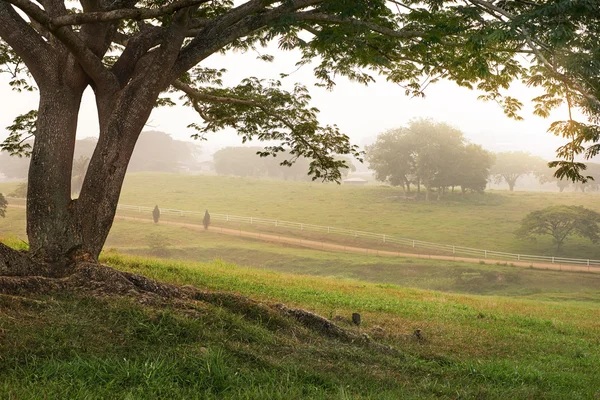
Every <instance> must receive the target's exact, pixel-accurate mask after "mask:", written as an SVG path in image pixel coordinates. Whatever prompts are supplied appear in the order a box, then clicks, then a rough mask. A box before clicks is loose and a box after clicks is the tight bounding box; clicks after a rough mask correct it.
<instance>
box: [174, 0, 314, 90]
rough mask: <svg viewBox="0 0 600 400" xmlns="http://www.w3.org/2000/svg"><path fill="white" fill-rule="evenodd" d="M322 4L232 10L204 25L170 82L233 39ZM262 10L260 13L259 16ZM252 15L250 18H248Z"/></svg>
mask: <svg viewBox="0 0 600 400" xmlns="http://www.w3.org/2000/svg"><path fill="white" fill-rule="evenodd" d="M323 1H325V0H291V1H286V2H283V4H282V5H281V6H279V7H276V8H273V9H268V10H267V9H266V8H265V7H266V6H265V4H268V3H269V1H267V0H253V1H250V2H248V3H246V4H244V5H242V6H240V7H237V8H234V9H233V10H231V11H229V12H228V13H227V14H225V15H223V16H222V17H220V18H217V19H215V20H214V21H212V22H210V23H207V24H206V25H205V27H204V29H201V30H200V31H199V32H198V35H197V36H196V37H195V38H194V39H193V40H192V41H191V42H190V44H188V45H187V46H186V48H185V49H183V51H182V52H181V54H180V56H179V59H178V60H177V63H176V65H175V66H174V67H173V71H172V74H171V75H172V78H173V80H175V79H178V78H179V77H180V76H181V75H182V74H183V73H185V72H187V71H188V70H189V69H190V68H192V67H193V66H194V65H196V64H198V63H199V62H200V61H202V60H203V59H205V58H206V57H208V56H210V55H211V54H213V53H214V52H215V51H217V50H219V49H221V48H222V47H224V46H226V45H227V44H229V43H231V42H232V41H234V40H235V39H239V38H241V37H244V36H246V35H248V34H250V33H251V32H254V31H256V30H259V29H261V28H263V27H265V26H267V24H269V23H270V22H272V21H274V20H276V19H277V18H279V17H281V16H283V15H285V14H287V13H290V12H293V11H296V10H298V9H302V8H305V7H311V6H314V5H316V4H319V3H322V2H323ZM261 10H265V11H264V12H259V11H261ZM253 13H255V14H254V15H252V14H253Z"/></svg>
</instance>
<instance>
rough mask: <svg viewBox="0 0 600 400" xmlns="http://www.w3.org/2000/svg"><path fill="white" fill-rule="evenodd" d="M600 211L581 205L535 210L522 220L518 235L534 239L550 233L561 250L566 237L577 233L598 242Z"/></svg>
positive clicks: (557, 247)
mask: <svg viewBox="0 0 600 400" xmlns="http://www.w3.org/2000/svg"><path fill="white" fill-rule="evenodd" d="M599 223H600V213H597V212H596V211H593V210H589V209H587V208H584V207H581V206H552V207H547V208H544V209H542V210H537V211H533V212H531V213H529V214H527V216H526V217H525V218H523V220H522V221H521V227H520V228H519V230H518V231H517V235H518V236H520V237H524V238H530V239H534V238H535V237H536V236H543V235H550V236H552V238H553V240H554V244H555V245H556V249H557V250H559V251H560V249H561V247H562V245H563V243H564V241H565V239H567V238H568V237H569V236H572V235H576V236H580V237H582V238H586V239H589V240H591V241H592V242H593V243H596V242H597V241H598V239H599V236H598V235H599V234H600V226H598V224H599Z"/></svg>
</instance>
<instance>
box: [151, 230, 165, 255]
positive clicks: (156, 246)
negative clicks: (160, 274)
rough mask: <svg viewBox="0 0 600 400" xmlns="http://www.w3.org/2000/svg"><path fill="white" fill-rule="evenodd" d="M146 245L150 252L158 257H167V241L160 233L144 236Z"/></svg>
mask: <svg viewBox="0 0 600 400" xmlns="http://www.w3.org/2000/svg"><path fill="white" fill-rule="evenodd" d="M146 243H148V247H149V248H150V252H151V253H152V254H153V255H155V256H159V257H167V256H168V255H169V249H168V248H167V246H169V240H168V238H167V237H166V236H164V235H162V234H160V233H150V234H148V235H146Z"/></svg>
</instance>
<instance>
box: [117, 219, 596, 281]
mask: <svg viewBox="0 0 600 400" xmlns="http://www.w3.org/2000/svg"><path fill="white" fill-rule="evenodd" d="M116 218H118V219H122V220H129V221H139V222H147V223H153V221H152V220H151V219H147V218H137V217H125V216H117V217H116ZM160 223H161V224H165V225H174V226H181V227H186V228H190V229H197V230H204V227H203V226H202V225H197V224H187V223H185V222H172V221H161V222H160ZM209 229H210V231H211V232H218V233H221V234H225V235H233V236H240V237H248V238H253V239H258V240H262V241H265V242H271V243H275V244H277V243H281V244H284V243H285V244H291V245H296V246H302V247H308V248H311V249H317V250H334V251H342V252H350V253H359V254H370V255H374V256H391V257H412V258H423V259H429V260H445V261H461V262H470V263H481V262H485V263H486V264H496V263H499V264H505V263H507V261H506V260H493V259H482V258H468V257H453V256H439V255H429V254H419V253H404V252H399V251H388V250H377V249H369V248H364V247H354V246H344V245H339V244H332V243H325V242H319V241H315V240H307V239H298V238H290V237H286V236H280V235H273V234H269V233H260V232H249V231H243V230H239V229H229V228H222V227H218V226H211V227H210V228H209ZM508 263H509V264H511V265H514V266H517V267H523V268H529V267H531V266H533V267H534V268H538V269H554V270H560V271H585V272H600V268H598V267H588V266H579V265H560V264H550V263H531V262H522V261H511V262H508Z"/></svg>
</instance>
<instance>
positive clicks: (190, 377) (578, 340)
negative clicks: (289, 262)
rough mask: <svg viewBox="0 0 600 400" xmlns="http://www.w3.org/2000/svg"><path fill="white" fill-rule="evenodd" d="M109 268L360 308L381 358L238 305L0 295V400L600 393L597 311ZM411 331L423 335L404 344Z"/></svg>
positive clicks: (289, 280)
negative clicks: (388, 349)
mask: <svg viewBox="0 0 600 400" xmlns="http://www.w3.org/2000/svg"><path fill="white" fill-rule="evenodd" d="M103 261H104V262H106V263H108V264H110V265H113V266H116V267H117V268H119V269H123V270H127V271H132V272H136V273H142V274H144V275H146V276H149V277H153V278H156V279H159V280H161V281H168V282H173V283H179V284H189V285H194V286H197V287H199V288H205V289H210V290H219V291H220V290H224V291H228V292H234V293H238V294H241V295H244V296H249V297H251V298H253V299H256V300H259V301H263V302H273V303H275V302H283V303H286V304H288V305H290V306H298V307H303V308H307V309H309V310H312V311H315V312H318V313H320V314H322V315H325V316H328V317H333V316H336V315H340V316H344V317H348V316H349V315H350V313H352V312H360V313H361V315H362V319H363V324H362V325H361V328H360V330H362V331H364V332H366V333H369V334H371V335H373V336H374V337H376V338H377V340H378V341H380V342H382V343H387V344H390V345H392V346H394V347H395V348H397V349H398V350H399V354H391V355H390V354H384V353H379V352H377V351H373V350H369V349H366V348H363V347H361V346H360V345H353V344H348V343H342V342H339V341H337V340H334V339H329V338H326V337H323V336H321V335H319V334H317V333H315V332H312V331H309V330H307V329H306V328H304V327H301V326H299V325H297V324H296V323H295V322H294V321H291V320H287V319H285V318H282V319H281V320H274V321H273V320H268V321H265V320H260V319H256V318H253V317H252V314H251V313H246V312H245V310H244V309H243V307H240V306H239V305H236V304H224V306H222V307H220V306H216V305H212V304H207V303H196V304H194V305H191V306H189V307H182V306H181V305H165V304H156V305H152V304H146V305H142V304H140V303H137V302H135V301H134V300H133V299H122V298H121V299H120V298H109V297H99V298H83V297H80V296H77V295H66V294H65V295H59V296H54V297H44V296H38V297H30V298H22V297H14V296H0V355H1V357H2V362H1V363H0V398H9V399H27V398H140V399H145V398H246V399H247V398H252V399H265V398H281V399H304V398H334V399H338V398H339V399H350V398H389V399H398V398H408V399H410V398H414V399H423V398H432V399H433V398H489V399H494V398H497V399H504V398H508V397H512V398H536V399H537V398H540V399H584V398H589V399H593V398H595V397H597V396H598V395H600V381H599V380H598V379H597V377H598V375H599V374H600V353H599V352H598V346H599V345H600V322H599V321H600V319H599V318H598V316H599V314H598V309H597V305H594V304H588V303H579V302H573V301H561V302H558V301H557V302H538V301H532V300H527V299H508V298H502V297H494V296H472V295H456V294H443V293H440V292H435V291H422V290H416V289H404V288H400V287H398V286H395V285H377V284H370V283H365V282H358V281H340V280H335V279H327V278H319V277H309V276H301V275H292V274H281V273H277V272H271V271H259V270H256V269H252V268H241V267H237V266H235V265H232V264H226V263H222V262H213V263H189V262H187V263H184V262H168V261H160V260H154V259H145V258H135V257H129V256H122V255H118V254H116V253H107V254H106V255H105V256H104V259H103ZM417 328H418V329H422V331H423V332H424V334H425V336H426V338H427V341H426V342H425V343H419V342H416V341H412V340H408V339H407V338H406V336H405V335H406V334H410V333H411V332H412V331H413V330H414V329H417Z"/></svg>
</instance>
